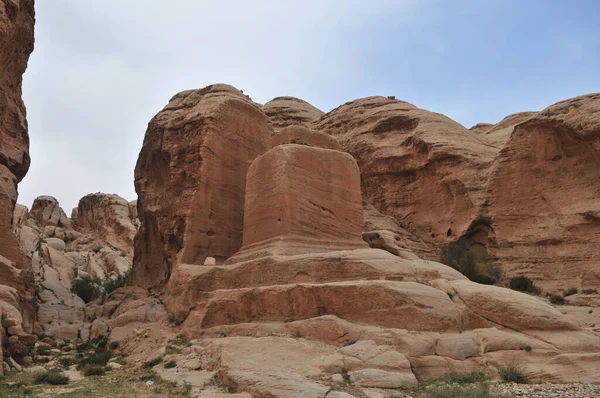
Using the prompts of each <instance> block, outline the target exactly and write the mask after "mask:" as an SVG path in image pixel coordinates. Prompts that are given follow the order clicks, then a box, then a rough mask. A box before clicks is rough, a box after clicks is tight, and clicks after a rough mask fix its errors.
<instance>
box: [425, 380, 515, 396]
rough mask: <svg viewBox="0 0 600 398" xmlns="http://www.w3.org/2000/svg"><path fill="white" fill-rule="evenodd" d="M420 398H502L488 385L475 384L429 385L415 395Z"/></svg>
mask: <svg viewBox="0 0 600 398" xmlns="http://www.w3.org/2000/svg"><path fill="white" fill-rule="evenodd" d="M417 396H418V397H422V398H502V397H506V395H503V394H500V393H497V392H495V391H494V390H493V389H492V387H491V386H490V384H489V383H477V384H466V385H465V384H445V383H441V384H430V385H428V386H426V387H425V388H423V390H422V392H421V393H420V394H419V395H417Z"/></svg>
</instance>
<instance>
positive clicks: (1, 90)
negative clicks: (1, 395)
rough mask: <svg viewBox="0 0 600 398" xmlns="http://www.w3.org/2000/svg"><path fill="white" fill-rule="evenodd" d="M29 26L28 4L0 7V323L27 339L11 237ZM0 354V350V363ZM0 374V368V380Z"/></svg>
mask: <svg viewBox="0 0 600 398" xmlns="http://www.w3.org/2000/svg"><path fill="white" fill-rule="evenodd" d="M33 25H34V9H33V1H32V0H17V1H15V0H1V1H0V70H1V71H2V73H1V74H0V242H1V244H0V283H1V285H0V290H2V291H4V292H5V293H6V292H9V291H10V292H11V294H10V295H11V296H12V295H13V294H14V296H13V297H14V300H11V301H9V302H6V301H2V302H0V306H1V307H2V318H5V317H6V316H9V314H12V315H15V316H16V313H19V312H20V313H21V314H20V316H19V318H18V321H19V325H20V326H22V329H23V330H25V331H27V332H29V333H30V332H31V331H32V329H33V323H34V318H35V311H34V308H33V305H32V298H33V283H32V282H33V275H32V273H31V262H30V261H29V260H28V259H27V257H26V256H25V255H24V254H23V253H22V252H21V250H20V247H19V244H18V242H17V240H16V238H15V235H14V233H13V230H12V217H13V209H14V207H15V202H16V199H17V183H18V182H19V181H21V180H22V179H23V177H24V176H25V174H26V173H27V170H28V169H29V164H30V159H29V136H28V134H27V120H26V117H25V104H24V103H23V100H22V99H21V83H22V77H23V73H24V72H25V69H26V68H27V62H28V60H29V55H30V54H31V52H32V51H33V42H34V40H33ZM2 296H3V297H6V294H2ZM11 307H12V308H11ZM13 308H14V311H13ZM12 315H11V316H12ZM10 319H15V320H16V318H13V317H11V318H10ZM0 329H1V328H0ZM0 340H1V337H0ZM3 343H6V342H3ZM1 354H2V351H1V348H0V357H1ZM2 372H3V367H2V366H0V374H2Z"/></svg>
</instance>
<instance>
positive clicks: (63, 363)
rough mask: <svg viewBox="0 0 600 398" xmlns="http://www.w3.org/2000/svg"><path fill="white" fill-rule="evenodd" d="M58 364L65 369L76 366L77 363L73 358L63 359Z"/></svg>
mask: <svg viewBox="0 0 600 398" xmlns="http://www.w3.org/2000/svg"><path fill="white" fill-rule="evenodd" d="M58 364H59V365H60V366H62V367H63V368H68V367H69V366H71V365H74V364H75V361H74V360H73V358H71V357H62V358H60V359H59V360H58Z"/></svg>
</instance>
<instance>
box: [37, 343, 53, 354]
mask: <svg viewBox="0 0 600 398" xmlns="http://www.w3.org/2000/svg"><path fill="white" fill-rule="evenodd" d="M50 350H52V347H50V346H47V345H39V346H37V348H36V349H35V352H36V354H37V355H41V356H45V355H50Z"/></svg>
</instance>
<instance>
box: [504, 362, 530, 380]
mask: <svg viewBox="0 0 600 398" xmlns="http://www.w3.org/2000/svg"><path fill="white" fill-rule="evenodd" d="M523 371H524V370H523V367H522V366H521V365H519V364H517V363H516V362H510V363H509V364H507V365H505V366H500V367H499V368H498V374H499V375H500V378H501V379H502V381H505V382H507V383H519V384H523V383H527V377H526V376H525V375H524V374H523Z"/></svg>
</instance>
